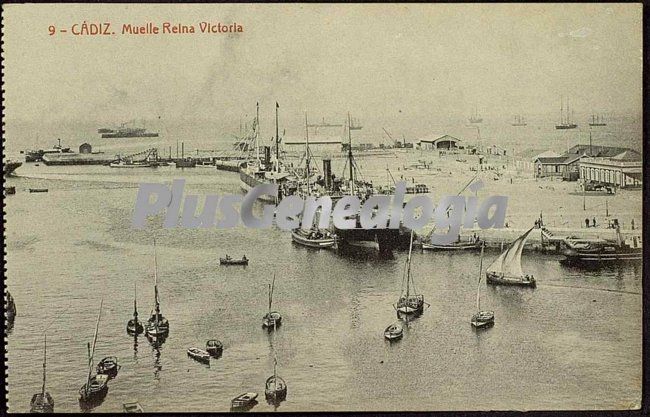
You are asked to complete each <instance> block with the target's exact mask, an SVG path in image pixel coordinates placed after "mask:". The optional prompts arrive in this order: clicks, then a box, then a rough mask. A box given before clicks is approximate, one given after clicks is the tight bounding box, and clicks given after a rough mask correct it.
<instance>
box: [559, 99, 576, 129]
mask: <svg viewBox="0 0 650 417" xmlns="http://www.w3.org/2000/svg"><path fill="white" fill-rule="evenodd" d="M570 119H571V113H570V111H569V99H568V98H567V100H566V117H565V115H564V99H561V101H560V124H557V125H555V128H556V129H575V128H576V127H578V125H577V124H575V123H573V122H571V120H570Z"/></svg>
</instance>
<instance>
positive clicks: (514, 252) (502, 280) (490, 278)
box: [485, 227, 536, 287]
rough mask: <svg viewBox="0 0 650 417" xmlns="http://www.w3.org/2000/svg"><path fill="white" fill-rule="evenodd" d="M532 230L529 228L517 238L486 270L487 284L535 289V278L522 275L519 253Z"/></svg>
mask: <svg viewBox="0 0 650 417" xmlns="http://www.w3.org/2000/svg"><path fill="white" fill-rule="evenodd" d="M533 229H534V227H531V228H530V229H528V231H526V233H524V234H523V235H521V236H519V237H518V238H517V239H516V240H515V241H514V242H512V243H511V244H510V246H508V248H507V249H506V250H505V251H503V253H501V255H499V257H498V258H497V259H495V260H494V262H492V264H491V265H490V266H489V267H488V268H487V270H486V273H485V274H486V277H487V283H488V284H501V285H523V286H528V287H535V286H536V283H535V278H534V277H533V276H532V275H528V274H525V275H524V273H523V271H522V270H521V252H522V250H523V249H524V244H525V243H526V238H527V237H528V235H529V234H530V232H531V231H532V230H533Z"/></svg>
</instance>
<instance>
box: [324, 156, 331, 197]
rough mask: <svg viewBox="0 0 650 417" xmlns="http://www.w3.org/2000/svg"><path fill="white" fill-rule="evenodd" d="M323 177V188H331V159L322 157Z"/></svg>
mask: <svg viewBox="0 0 650 417" xmlns="http://www.w3.org/2000/svg"><path fill="white" fill-rule="evenodd" d="M323 177H324V178H325V188H326V189H328V190H331V189H332V160H331V159H323Z"/></svg>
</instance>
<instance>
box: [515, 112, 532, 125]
mask: <svg viewBox="0 0 650 417" xmlns="http://www.w3.org/2000/svg"><path fill="white" fill-rule="evenodd" d="M527 125H528V123H526V119H524V118H523V117H522V116H521V115H520V114H517V115H515V120H514V122H512V126H527Z"/></svg>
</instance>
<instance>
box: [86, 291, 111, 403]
mask: <svg viewBox="0 0 650 417" xmlns="http://www.w3.org/2000/svg"><path fill="white" fill-rule="evenodd" d="M103 303H104V301H103V300H102V301H101V302H100V303H99V314H98V315H97V324H96V325H95V336H94V337H93V343H92V348H91V344H90V343H88V377H87V379H86V383H85V384H83V385H82V386H81V388H79V402H80V403H81V404H82V405H92V404H95V403H98V402H100V401H101V400H103V399H104V397H106V393H108V380H109V377H108V375H103V374H97V375H94V376H93V374H92V372H93V357H94V355H95V345H96V344H97V335H98V333H99V320H100V318H101V316H102V305H103Z"/></svg>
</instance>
